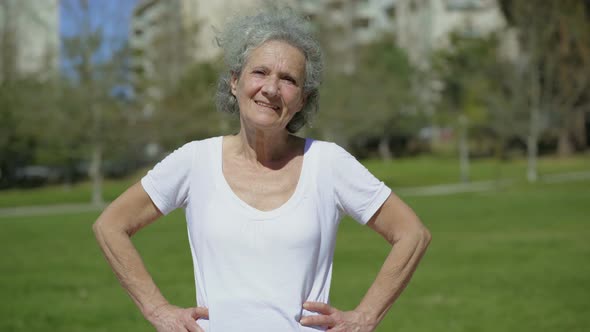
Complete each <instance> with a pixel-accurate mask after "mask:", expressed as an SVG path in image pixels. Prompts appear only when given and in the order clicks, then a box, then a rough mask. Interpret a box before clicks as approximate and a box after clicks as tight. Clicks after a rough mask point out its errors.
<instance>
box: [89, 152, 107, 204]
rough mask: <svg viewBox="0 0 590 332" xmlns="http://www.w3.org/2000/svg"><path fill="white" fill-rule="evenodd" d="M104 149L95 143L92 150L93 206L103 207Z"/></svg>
mask: <svg viewBox="0 0 590 332" xmlns="http://www.w3.org/2000/svg"><path fill="white" fill-rule="evenodd" d="M101 169H102V147H101V146H100V143H95V144H94V146H93V149H92V161H91V163H90V177H91V179H92V204H93V205H96V206H102V205H103V204H104V200H103V198H102V170H101Z"/></svg>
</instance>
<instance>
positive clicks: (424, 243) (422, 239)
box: [409, 224, 432, 250]
mask: <svg viewBox="0 0 590 332" xmlns="http://www.w3.org/2000/svg"><path fill="white" fill-rule="evenodd" d="M410 233H411V235H410V236H409V237H410V238H412V239H413V240H414V242H416V246H417V247H419V248H421V249H423V250H425V249H426V248H427V247H428V245H429V244H430V241H432V234H430V231H429V230H428V228H426V227H425V226H423V225H421V224H419V225H417V226H416V227H414V228H413V229H412V230H411V232H410Z"/></svg>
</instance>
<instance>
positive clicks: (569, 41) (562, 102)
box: [500, 0, 590, 182]
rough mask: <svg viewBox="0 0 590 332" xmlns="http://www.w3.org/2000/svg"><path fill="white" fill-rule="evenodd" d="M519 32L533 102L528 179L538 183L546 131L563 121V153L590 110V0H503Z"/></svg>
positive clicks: (526, 88)
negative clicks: (541, 143)
mask: <svg viewBox="0 0 590 332" xmlns="http://www.w3.org/2000/svg"><path fill="white" fill-rule="evenodd" d="M500 3H501V5H502V9H503V11H504V13H505V15H506V17H507V18H508V22H509V23H510V24H511V25H512V26H514V27H515V28H516V29H517V30H518V34H519V44H520V49H521V52H522V60H521V61H520V65H521V67H522V72H523V75H524V80H523V81H524V82H526V83H525V85H523V87H522V91H525V94H526V98H527V105H528V108H529V110H530V126H529V138H528V144H527V146H528V168H527V179H528V180H529V181H531V182H533V181H536V179H537V177H538V175H537V167H536V160H537V155H538V151H537V150H538V141H539V136H540V133H541V132H542V131H543V130H545V129H546V128H547V127H549V124H550V123H551V122H557V123H558V125H557V128H558V131H559V134H558V136H559V149H558V150H559V152H560V154H562V155H564V154H568V153H570V152H571V150H572V149H571V136H572V135H571V131H572V125H573V123H575V122H576V118H578V117H580V115H581V114H583V113H582V110H583V109H584V108H588V105H589V100H590V98H589V97H588V94H589V93H588V91H590V80H589V76H590V51H589V49H590V19H589V17H590V16H589V13H590V1H588V0H566V1H560V2H554V1H550V2H547V3H543V5H542V6H539V5H537V4H536V3H534V2H530V1H517V0H502V1H501V2H500ZM578 136H579V137H584V136H585V135H584V134H582V135H578Z"/></svg>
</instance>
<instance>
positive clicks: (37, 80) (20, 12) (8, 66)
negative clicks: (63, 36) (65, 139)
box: [0, 0, 57, 187]
mask: <svg viewBox="0 0 590 332" xmlns="http://www.w3.org/2000/svg"><path fill="white" fill-rule="evenodd" d="M45 6H47V8H44V7H45ZM39 8H42V9H44V10H45V9H48V10H47V11H43V12H44V13H46V14H49V15H51V9H52V8H55V7H52V3H51V2H45V3H37V2H31V1H13V0H6V1H2V2H0V187H3V186H8V185H12V184H13V182H14V179H15V177H16V170H17V168H19V167H22V166H25V165H29V164H33V163H35V162H36V161H37V160H36V154H37V152H38V151H39V143H40V142H42V137H41V135H40V131H41V130H40V128H41V129H42V128H43V124H44V123H43V122H42V120H41V119H42V118H43V117H44V116H45V115H46V114H47V113H48V112H49V111H50V109H51V108H52V106H53V98H54V92H55V90H54V84H53V83H54V77H55V76H56V75H55V74H56V70H57V68H56V65H55V63H56V61H55V50H53V49H52V47H51V46H52V44H51V43H50V42H49V41H48V45H47V46H48V47H45V48H43V46H45V45H36V47H34V48H31V46H30V45H28V44H27V39H26V37H28V34H30V33H31V32H36V31H37V32H38V31H39V30H49V31H53V30H52V29H51V26H50V22H48V21H46V20H45V19H46V18H49V19H51V17H41V16H40V15H39V13H38V11H37V9H39ZM55 15H56V17H57V12H55ZM23 22H26V25H25V24H23ZM48 28H49V29H48ZM47 37H49V38H51V35H48V36H47ZM55 39H57V36H56V38H55ZM53 46H55V48H57V46H56V45H55V44H54V45H53ZM31 49H33V50H34V51H35V54H34V55H35V56H37V57H38V59H39V60H38V63H33V64H31V63H27V62H25V61H23V58H24V55H27V54H28V53H27V52H31ZM39 49H41V50H42V51H41V53H39V52H38V50H39Z"/></svg>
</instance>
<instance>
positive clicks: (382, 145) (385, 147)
mask: <svg viewBox="0 0 590 332" xmlns="http://www.w3.org/2000/svg"><path fill="white" fill-rule="evenodd" d="M379 157H380V158H381V160H383V161H390V160H391V159H393V153H392V152H391V147H390V146H389V137H388V136H387V135H383V136H381V139H380V140H379Z"/></svg>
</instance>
